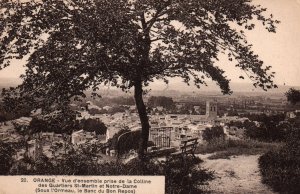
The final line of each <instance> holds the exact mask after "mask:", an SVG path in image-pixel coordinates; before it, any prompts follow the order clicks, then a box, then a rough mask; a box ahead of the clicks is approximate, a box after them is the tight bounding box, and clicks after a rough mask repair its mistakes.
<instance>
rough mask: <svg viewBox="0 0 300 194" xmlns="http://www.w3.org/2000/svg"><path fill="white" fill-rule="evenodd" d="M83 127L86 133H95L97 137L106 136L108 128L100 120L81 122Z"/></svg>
mask: <svg viewBox="0 0 300 194" xmlns="http://www.w3.org/2000/svg"><path fill="white" fill-rule="evenodd" d="M80 125H81V127H82V128H83V130H85V131H89V132H95V133H96V134H97V135H99V134H101V135H104V134H106V130H107V127H106V126H105V124H104V123H103V122H101V121H99V120H96V119H86V120H85V119H83V120H81V122H80Z"/></svg>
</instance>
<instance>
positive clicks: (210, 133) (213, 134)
mask: <svg viewBox="0 0 300 194" xmlns="http://www.w3.org/2000/svg"><path fill="white" fill-rule="evenodd" d="M202 137H203V139H204V140H205V141H208V142H210V141H211V140H215V139H216V138H224V137H225V133H224V130H223V127H221V126H216V127H212V128H206V129H205V130H204V131H203V135H202Z"/></svg>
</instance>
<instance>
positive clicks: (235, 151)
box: [195, 138, 283, 159]
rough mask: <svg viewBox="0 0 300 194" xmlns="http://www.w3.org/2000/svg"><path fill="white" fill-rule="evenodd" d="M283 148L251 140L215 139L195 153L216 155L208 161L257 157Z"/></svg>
mask: <svg viewBox="0 0 300 194" xmlns="http://www.w3.org/2000/svg"><path fill="white" fill-rule="evenodd" d="M282 146H283V144H282V143H278V142H271V143H269V142H261V141H256V140H251V139H239V140H232V139H228V140H225V139H220V138H219V139H214V140H212V141H211V142H209V143H207V144H204V145H201V146H199V147H198V148H197V150H196V152H195V153H198V154H207V153H214V154H213V155H211V156H209V157H208V159H230V157H231V156H238V155H257V154H264V153H266V152H268V151H272V150H279V149H280V148H281V147H282Z"/></svg>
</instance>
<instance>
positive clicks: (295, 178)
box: [259, 129, 300, 194]
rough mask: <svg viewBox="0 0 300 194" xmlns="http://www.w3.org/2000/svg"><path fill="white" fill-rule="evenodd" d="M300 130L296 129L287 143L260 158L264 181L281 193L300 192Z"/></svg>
mask: <svg viewBox="0 0 300 194" xmlns="http://www.w3.org/2000/svg"><path fill="white" fill-rule="evenodd" d="M299 139H300V130H299V129H294V130H293V132H292V133H291V135H290V137H289V138H288V141H287V143H286V145H285V146H284V147H283V148H282V149H280V150H279V151H270V152H268V153H266V154H264V155H262V156H261V157H260V158H259V168H260V171H261V174H262V177H263V179H262V180H263V183H266V184H268V185H269V186H271V187H272V188H273V190H274V191H277V192H280V193H295V194H296V193H300V141H299Z"/></svg>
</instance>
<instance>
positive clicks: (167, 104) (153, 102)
mask: <svg viewBox="0 0 300 194" xmlns="http://www.w3.org/2000/svg"><path fill="white" fill-rule="evenodd" d="M147 105H148V106H149V107H154V108H155V107H157V106H162V107H164V108H166V109H168V110H170V109H172V108H174V106H175V104H174V101H173V99H172V98H170V97H166V96H151V97H150V98H149V100H148V103H147Z"/></svg>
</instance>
